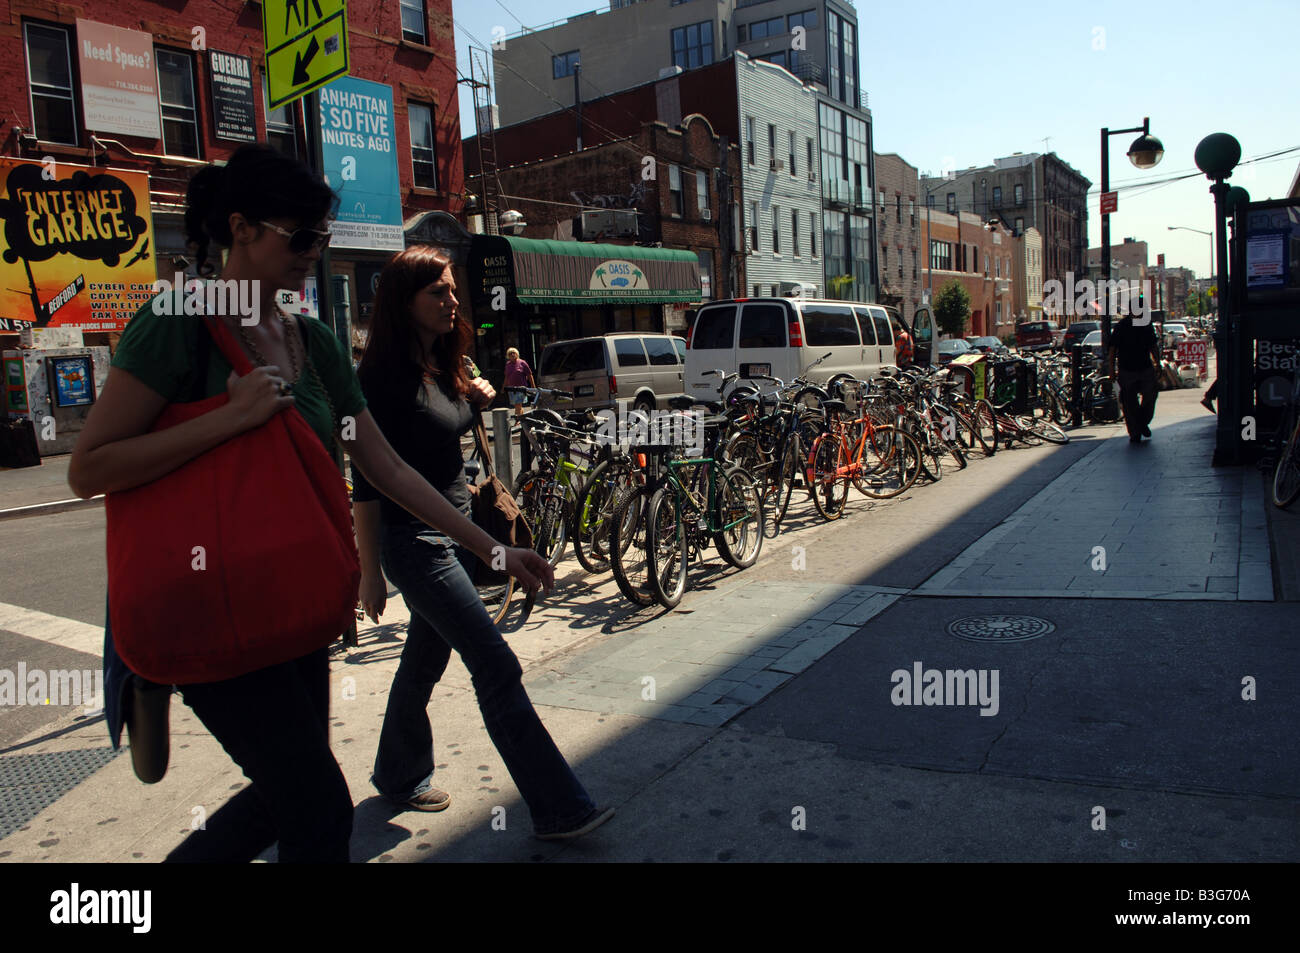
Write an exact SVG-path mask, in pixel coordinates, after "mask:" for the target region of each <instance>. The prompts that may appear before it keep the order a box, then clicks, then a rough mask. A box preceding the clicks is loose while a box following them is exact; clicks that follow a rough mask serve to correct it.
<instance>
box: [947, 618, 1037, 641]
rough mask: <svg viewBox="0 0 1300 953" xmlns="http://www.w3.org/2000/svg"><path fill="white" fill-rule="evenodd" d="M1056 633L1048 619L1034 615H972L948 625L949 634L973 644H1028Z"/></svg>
mask: <svg viewBox="0 0 1300 953" xmlns="http://www.w3.org/2000/svg"><path fill="white" fill-rule="evenodd" d="M1054 631H1056V626H1055V625H1053V624H1052V623H1051V622H1048V621H1047V620H1046V619H1040V618H1038V617H1037V616H1032V615H970V616H967V617H966V618H964V619H958V620H957V621H956V622H950V623H948V634H949V635H955V636H957V638H959V639H967V640H969V641H971V642H1027V641H1029V640H1030V639H1036V638H1038V637H1039V636H1040V635H1046V634H1047V633H1048V632H1054Z"/></svg>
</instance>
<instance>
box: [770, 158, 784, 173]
mask: <svg viewBox="0 0 1300 953" xmlns="http://www.w3.org/2000/svg"><path fill="white" fill-rule="evenodd" d="M768 168H770V169H771V170H772V171H774V172H784V171H785V160H784V159H772V160H771V161H770V162H769V163H768Z"/></svg>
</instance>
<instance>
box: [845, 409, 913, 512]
mask: <svg viewBox="0 0 1300 953" xmlns="http://www.w3.org/2000/svg"><path fill="white" fill-rule="evenodd" d="M862 453H863V456H864V457H866V458H868V459H866V460H864V461H863V464H862V467H861V469H859V470H858V472H857V473H856V474H855V475H854V477H853V485H854V486H856V487H857V488H858V492H859V493H861V494H863V495H864V496H867V497H870V498H871V499H873V500H887V499H889V498H891V497H895V496H898V495H899V494H900V493H903V492H905V491H906V490H908V489H909V488H910V487H911V486H912V484H913V483H915V482H916V478H917V476H919V475H920V472H921V463H920V460H921V448H920V447H918V446H917V445H916V441H915V440H913V439H912V435H911V434H908V433H904V432H903V431H901V430H895V429H894V428H893V427H892V426H884V427H876V428H875V431H874V433H873V434H872V436H871V438H870V439H869V440H868V441H867V442H866V444H865V446H864V447H863V449H862Z"/></svg>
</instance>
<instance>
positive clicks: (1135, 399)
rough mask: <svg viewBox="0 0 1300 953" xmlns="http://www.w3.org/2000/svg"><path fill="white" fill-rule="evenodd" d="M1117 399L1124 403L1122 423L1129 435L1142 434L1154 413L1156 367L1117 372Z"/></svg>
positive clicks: (1137, 435)
mask: <svg viewBox="0 0 1300 953" xmlns="http://www.w3.org/2000/svg"><path fill="white" fill-rule="evenodd" d="M1119 399H1120V402H1121V403H1122V404H1123V405H1124V425H1125V426H1126V427H1128V435H1129V436H1130V437H1139V436H1141V435H1142V428H1143V427H1146V426H1148V425H1149V424H1150V423H1151V419H1152V418H1153V417H1154V416H1155V415H1156V369H1155V368H1154V367H1147V368H1144V369H1143V370H1140V371H1125V370H1121V371H1120V372H1119Z"/></svg>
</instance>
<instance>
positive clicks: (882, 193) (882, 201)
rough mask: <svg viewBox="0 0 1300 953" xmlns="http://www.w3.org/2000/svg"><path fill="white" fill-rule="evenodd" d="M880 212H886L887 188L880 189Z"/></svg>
mask: <svg viewBox="0 0 1300 953" xmlns="http://www.w3.org/2000/svg"><path fill="white" fill-rule="evenodd" d="M880 212H881V214H882V215H883V214H884V212H885V190H884V189H881V190H880Z"/></svg>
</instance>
